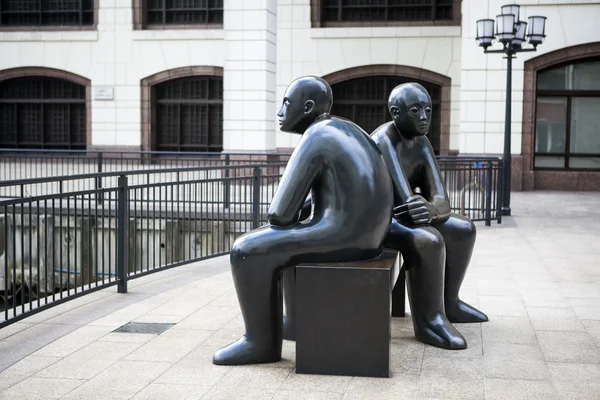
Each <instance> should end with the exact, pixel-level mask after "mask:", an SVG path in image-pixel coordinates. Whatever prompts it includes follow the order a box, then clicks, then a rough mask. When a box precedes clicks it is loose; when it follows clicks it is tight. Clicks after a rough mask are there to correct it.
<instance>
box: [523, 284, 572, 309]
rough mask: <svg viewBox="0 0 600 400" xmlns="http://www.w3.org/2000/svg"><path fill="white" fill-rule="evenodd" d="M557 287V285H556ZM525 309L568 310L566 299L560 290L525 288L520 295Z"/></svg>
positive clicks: (567, 300)
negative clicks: (550, 308)
mask: <svg viewBox="0 0 600 400" xmlns="http://www.w3.org/2000/svg"><path fill="white" fill-rule="evenodd" d="M557 286H558V285H557ZM521 296H522V297H523V303H525V307H553V308H570V307H571V306H570V304H569V299H567V298H566V297H565V296H564V295H563V294H562V292H561V291H560V289H558V288H556V289H536V288H527V290H523V291H522V293H521Z"/></svg>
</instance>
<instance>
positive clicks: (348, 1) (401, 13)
mask: <svg viewBox="0 0 600 400" xmlns="http://www.w3.org/2000/svg"><path fill="white" fill-rule="evenodd" d="M322 1H323V22H388V21H451V20H452V19H453V3H454V1H453V0H322Z"/></svg>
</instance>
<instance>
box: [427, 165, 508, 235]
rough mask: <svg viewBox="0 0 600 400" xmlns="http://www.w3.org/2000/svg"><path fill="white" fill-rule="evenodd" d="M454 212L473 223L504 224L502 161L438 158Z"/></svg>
mask: <svg viewBox="0 0 600 400" xmlns="http://www.w3.org/2000/svg"><path fill="white" fill-rule="evenodd" d="M437 161H438V165H439V166H440V170H441V172H442V176H443V178H444V182H445V184H446V191H447V193H448V197H449V200H450V206H451V209H452V212H455V213H457V214H461V215H465V216H467V217H469V218H470V219H471V220H473V221H485V224H486V225H487V226H489V225H491V221H492V220H497V222H498V223H501V222H502V210H501V207H502V205H501V202H502V196H501V193H502V190H503V188H502V159H501V158H500V157H438V158H437Z"/></svg>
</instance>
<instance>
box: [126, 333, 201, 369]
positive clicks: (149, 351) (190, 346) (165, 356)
mask: <svg viewBox="0 0 600 400" xmlns="http://www.w3.org/2000/svg"><path fill="white" fill-rule="evenodd" d="M211 334H212V332H209V331H191V330H171V329H169V330H167V331H166V332H164V333H163V334H161V335H159V336H156V337H155V338H154V339H152V340H150V341H149V342H148V343H146V344H144V345H143V346H141V347H140V348H138V349H137V350H135V351H134V352H132V353H131V354H129V355H128V356H127V357H125V359H126V360H137V361H163V362H177V361H179V360H181V359H182V358H183V357H185V356H186V355H187V354H189V353H190V352H191V351H192V350H194V349H195V348H196V347H197V346H198V345H199V344H201V343H202V342H204V341H205V340H206V339H207V338H209V337H210V335H211Z"/></svg>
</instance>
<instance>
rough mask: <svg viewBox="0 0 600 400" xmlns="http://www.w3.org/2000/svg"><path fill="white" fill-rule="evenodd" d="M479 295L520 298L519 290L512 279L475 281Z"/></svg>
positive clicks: (480, 279)
mask: <svg viewBox="0 0 600 400" xmlns="http://www.w3.org/2000/svg"><path fill="white" fill-rule="evenodd" d="M477 287H478V290H479V293H482V294H485V295H486V296H513V297H514V296H521V288H520V287H519V286H518V285H517V282H516V281H514V280H512V279H489V278H479V279H477Z"/></svg>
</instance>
